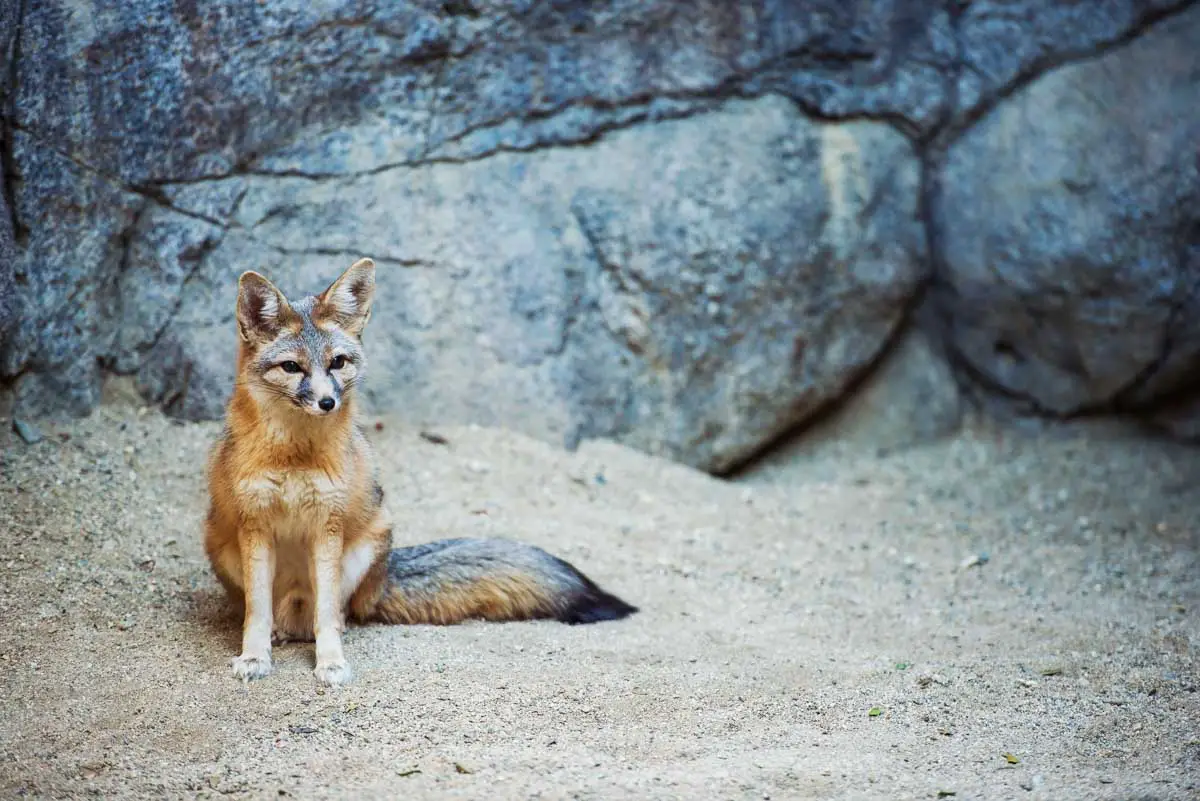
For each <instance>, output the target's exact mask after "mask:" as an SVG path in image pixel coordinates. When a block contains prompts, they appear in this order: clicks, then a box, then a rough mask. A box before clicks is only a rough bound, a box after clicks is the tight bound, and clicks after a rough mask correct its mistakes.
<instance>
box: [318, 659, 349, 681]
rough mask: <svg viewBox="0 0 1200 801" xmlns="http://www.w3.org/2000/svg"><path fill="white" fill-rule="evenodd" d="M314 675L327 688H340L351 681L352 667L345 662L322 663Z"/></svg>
mask: <svg viewBox="0 0 1200 801" xmlns="http://www.w3.org/2000/svg"><path fill="white" fill-rule="evenodd" d="M313 675H314V676H316V677H317V681H318V682H320V683H321V684H323V685H325V686H326V687H338V686H340V685H342V684H345V683H346V682H348V681H350V666H349V665H347V664H346V662H345V660H338V661H336V662H322V663H320V664H318V665H317V668H316V670H314V671H313Z"/></svg>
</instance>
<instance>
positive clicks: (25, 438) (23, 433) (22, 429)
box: [12, 417, 43, 445]
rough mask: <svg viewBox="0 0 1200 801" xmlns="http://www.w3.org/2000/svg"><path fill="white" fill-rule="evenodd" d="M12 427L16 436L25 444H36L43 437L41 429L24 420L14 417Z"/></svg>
mask: <svg viewBox="0 0 1200 801" xmlns="http://www.w3.org/2000/svg"><path fill="white" fill-rule="evenodd" d="M12 427H13V431H15V432H17V436H18V437H20V438H21V441H22V442H24V443H25V444H26V445H36V444H37V443H39V442H41V441H42V439H43V437H42V431H41V429H40V428H38V427H37V426H35V425H34V424H33V423H27V422H25V421H24V420H19V419H17V418H16V417H14V418H13V421H12Z"/></svg>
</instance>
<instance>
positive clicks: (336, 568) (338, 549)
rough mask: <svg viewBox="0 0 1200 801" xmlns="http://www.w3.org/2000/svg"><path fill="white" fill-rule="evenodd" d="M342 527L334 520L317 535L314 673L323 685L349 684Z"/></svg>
mask: <svg viewBox="0 0 1200 801" xmlns="http://www.w3.org/2000/svg"><path fill="white" fill-rule="evenodd" d="M341 573H342V526H341V522H340V521H337V520H331V521H329V523H328V524H327V525H326V527H325V530H324V531H322V532H321V533H320V534H318V535H317V537H316V539H315V540H314V542H313V551H312V586H313V596H314V598H313V607H314V609H313V633H314V635H315V638H316V644H317V667H316V670H314V671H313V672H314V674H315V675H316V677H317V680H318V681H319V682H321V683H322V684H327V685H338V684H345V683H346V682H347V681H349V680H350V666H349V665H347V664H346V657H345V655H344V654H343V653H342V611H343V610H342V607H343V604H342V590H341Z"/></svg>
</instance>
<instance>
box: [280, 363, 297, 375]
mask: <svg viewBox="0 0 1200 801" xmlns="http://www.w3.org/2000/svg"><path fill="white" fill-rule="evenodd" d="M279 366H280V367H282V368H283V372H285V373H298V372H300V365H298V364H296V363H295V362H290V361H289V362H283V363H282V364H280V365H279Z"/></svg>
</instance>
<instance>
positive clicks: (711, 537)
mask: <svg viewBox="0 0 1200 801" xmlns="http://www.w3.org/2000/svg"><path fill="white" fill-rule="evenodd" d="M9 428H10V424H9V421H8V420H5V421H4V422H3V429H4V433H3V434H0V567H2V568H3V576H4V579H3V583H2V585H0V670H2V674H0V675H2V676H3V678H2V679H0V714H2V718H0V796H2V797H4V798H14V797H31V798H85V797H89V796H123V797H156V798H219V797H231V798H262V799H266V798H271V799H278V798H283V797H294V798H304V799H311V798H333V797H341V798H346V797H355V798H360V797H361V798H369V797H377V798H396V797H405V798H417V799H419V798H444V797H454V798H484V797H488V796H495V797H499V798H581V799H590V798H722V799H724V798H730V799H751V798H753V799H766V798H775V799H779V798H803V799H807V798H814V799H815V798H821V799H849V798H887V799H905V798H929V799H934V798H938V797H943V798H954V799H956V801H957V799H1008V798H1014V799H1086V798H1112V799H1118V798H1121V799H1130V798H1145V799H1150V798H1154V799H1176V798H1178V799H1182V798H1197V797H1200V696H1198V695H1197V685H1198V684H1200V663H1198V662H1197V658H1196V657H1197V648H1198V645H1200V614H1198V612H1200V570H1198V567H1200V560H1198V556H1200V539H1198V533H1197V532H1198V530H1200V527H1198V525H1197V523H1196V512H1197V510H1200V452H1198V451H1196V450H1187V449H1185V448H1182V447H1179V446H1171V445H1168V444H1164V443H1155V442H1150V441H1146V440H1134V439H1122V438H1120V437H1115V436H1110V435H1104V436H1097V435H1095V434H1090V435H1085V434H1082V433H1081V434H1078V435H1072V436H1071V437H1058V438H1055V439H1048V438H1030V437H1015V436H1012V435H1008V434H997V433H996V432H994V431H987V430H985V429H976V430H975V433H967V434H963V435H962V436H960V437H958V438H956V439H955V440H953V441H949V442H944V443H939V444H936V445H930V446H927V447H924V448H921V449H918V450H909V451H906V452H904V453H899V454H895V455H892V456H887V457H883V458H878V457H877V456H876V455H875V454H863V453H858V454H855V453H832V452H827V453H824V454H822V455H818V456H814V457H811V458H808V459H801V458H799V457H796V456H795V455H794V454H793V455H792V456H791V457H782V456H781V457H779V458H777V459H775V460H773V461H771V462H770V463H768V464H765V465H763V466H762V467H761V468H759V469H757V470H756V471H755V472H754V473H752V474H750V475H746V476H743V477H741V478H740V479H738V480H737V481H736V482H732V483H730V482H721V481H717V480H715V479H712V478H709V477H706V476H704V475H701V474H698V473H695V472H692V471H690V470H687V469H684V468H681V467H678V466H673V465H669V464H666V463H663V462H660V461H656V460H654V459H651V458H648V457H645V456H642V455H639V454H637V453H634V452H631V451H628V450H626V449H623V448H619V447H616V446H613V445H608V444H591V445H586V446H585V447H583V448H582V449H581V450H580V451H579V452H577V453H575V454H566V453H562V452H560V451H558V450H556V449H554V448H552V447H549V446H547V445H543V444H539V443H537V442H532V441H529V440H527V439H523V438H521V437H518V436H515V435H513V434H510V433H505V432H500V431H488V430H474V429H466V428H463V429H445V430H441V431H440V433H442V434H444V435H445V436H446V437H447V439H448V440H449V443H448V444H446V445H438V444H433V443H431V442H428V441H426V440H425V439H423V438H421V436H420V435H419V432H418V431H417V430H416V429H413V428H408V427H405V426H403V425H401V424H400V423H399V422H397V421H395V420H392V419H383V420H382V429H381V430H380V431H375V432H372V436H373V438H374V439H375V440H376V442H377V444H378V448H379V451H380V454H381V458H382V461H383V476H382V478H383V483H384V485H385V488H386V490H387V491H388V494H389V496H390V503H391V506H392V508H393V511H394V515H395V517H396V518H397V520H398V521H399V523H400V527H399V529H398V531H397V539H398V540H400V541H403V542H420V541H425V540H429V539H434V538H440V537H445V536H453V535H475V534H488V535H506V536H515V537H519V538H521V539H525V540H527V541H531V542H534V543H537V544H539V545H542V546H543V547H546V548H548V549H550V550H552V551H553V552H555V553H558V554H560V555H562V556H564V557H566V558H567V559H569V560H571V561H573V562H574V563H575V564H577V565H578V566H579V567H580V568H582V569H583V570H584V571H585V572H586V573H588V574H589V575H591V576H592V577H593V578H594V579H596V580H597V581H598V582H599V583H600V584H601V585H602V586H604V587H606V588H607V589H609V590H611V591H613V592H616V593H617V594H619V595H621V596H623V597H624V598H626V599H627V600H629V601H630V602H632V603H635V604H637V605H639V606H640V607H641V608H642V611H641V613H640V614H638V615H636V616H634V617H633V618H630V619H628V620H626V621H622V622H618V623H609V624H602V625H597V626H583V627H568V626H562V625H558V624H555V623H521V624H507V625H495V624H474V623H473V624H468V625H463V626H458V627H451V628H437V627H385V626H374V627H367V628H357V629H353V630H352V631H351V632H350V633H349V635H348V637H347V639H346V650H347V656H348V658H349V660H350V661H351V664H352V666H353V668H354V669H355V674H356V677H355V681H354V683H353V684H351V685H350V686H348V687H345V688H341V689H339V690H330V691H321V690H318V689H317V687H316V686H315V684H314V680H313V677H312V674H311V668H312V654H311V650H310V648H309V647H307V646H303V645H291V646H285V647H284V648H282V649H277V650H276V669H275V672H274V674H273V675H272V676H271V677H269V678H268V679H266V680H264V681H261V682H256V683H252V684H250V685H249V686H243V685H242V684H240V683H239V682H237V681H235V680H234V679H233V678H231V677H230V675H229V669H228V663H229V659H230V657H231V656H232V655H233V654H234V652H235V650H236V648H237V645H238V636H239V635H238V622H237V621H236V620H234V619H233V618H231V616H230V614H229V612H228V611H227V607H226V605H225V603H224V600H223V597H222V596H221V594H220V593H219V591H218V588H217V585H216V583H215V581H214V580H213V579H212V577H211V575H210V573H209V572H208V567H207V564H206V562H205V560H204V557H203V554H202V551H201V547H200V542H199V520H200V517H201V515H202V513H203V507H204V487H203V483H202V476H201V468H202V462H203V458H204V454H205V450H206V448H207V445H208V442H209V441H210V439H211V438H212V437H213V436H214V435H215V434H216V431H217V426H215V425H178V424H176V423H173V422H171V421H168V420H165V419H163V418H162V417H160V416H159V415H157V414H156V413H153V412H150V413H146V412H145V411H144V410H142V411H140V412H139V410H138V409H137V408H136V406H134V405H131V404H128V403H125V402H120V401H116V402H112V403H109V404H108V405H106V406H105V407H103V408H102V409H101V410H100V411H99V412H97V413H96V414H95V415H93V416H92V417H91V418H90V419H88V420H84V421H79V422H75V423H71V424H68V425H61V426H50V425H43V431H44V433H45V434H46V439H45V440H44V441H42V442H40V443H38V444H35V445H26V444H24V443H23V442H21V441H20V440H18V439H17V438H16V437H15V436H13V435H12V434H11V433H9V431H8V430H9ZM876 710H877V714H872V713H873V711H876ZM1006 755H1009V756H1006Z"/></svg>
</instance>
